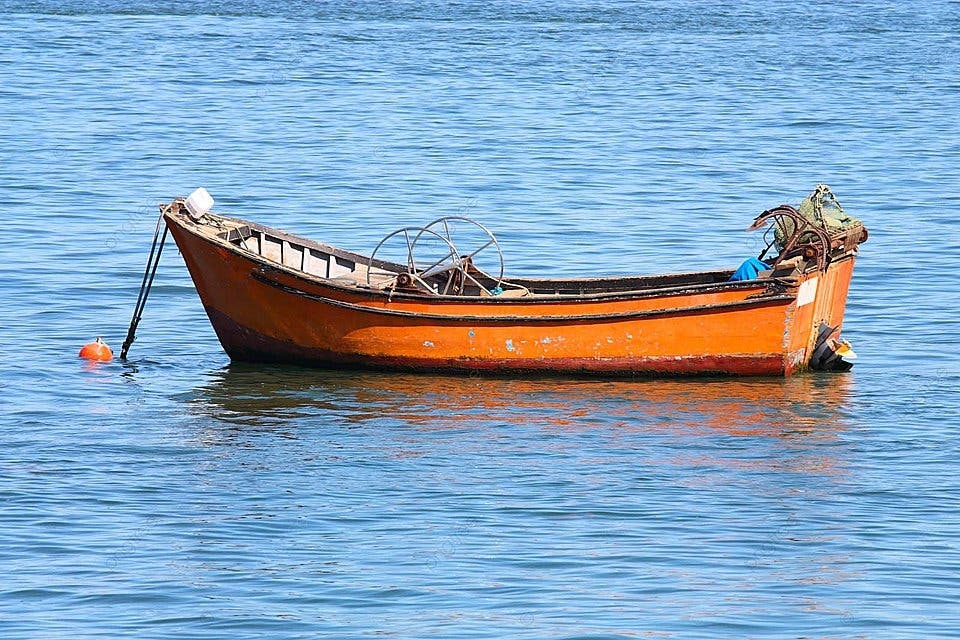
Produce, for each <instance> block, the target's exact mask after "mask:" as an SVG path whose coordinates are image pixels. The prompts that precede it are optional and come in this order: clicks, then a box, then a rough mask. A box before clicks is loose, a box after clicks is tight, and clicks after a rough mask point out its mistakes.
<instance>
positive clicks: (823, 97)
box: [0, 0, 960, 640]
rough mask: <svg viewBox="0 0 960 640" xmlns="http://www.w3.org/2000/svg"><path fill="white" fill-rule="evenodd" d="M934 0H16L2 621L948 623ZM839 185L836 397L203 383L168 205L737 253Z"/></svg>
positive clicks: (953, 40)
mask: <svg viewBox="0 0 960 640" xmlns="http://www.w3.org/2000/svg"><path fill="white" fill-rule="evenodd" d="M958 114H960V4H958V3H957V2H947V1H937V0H932V1H930V2H901V3H891V2H881V1H869V0H864V1H857V2H810V3H798V2H793V1H789V2H788V1H786V0H783V1H774V0H771V1H769V2H759V1H753V2H739V1H737V2H734V1H720V2H707V1H693V0H688V1H673V2H666V1H652V2H642V3H634V2H613V1H609V0H599V1H593V2H586V1H582V0H570V1H567V2H551V1H549V0H540V1H532V0H530V1H527V0H494V1H490V2H464V1H460V2H457V1H451V2H447V1H444V2H439V1H427V2H412V1H406V2H400V1H390V2H374V1H365V0H359V1H354V2H346V1H343V2H338V1H330V2H316V3H314V2H263V1H253V0H248V1H246V2H244V1H237V2H224V1H213V0H198V1H196V2H186V1H184V2H176V1H170V0H168V1H162V2H153V3H150V2H138V1H135V0H130V1H127V0H64V1H61V2H54V1H51V0H34V1H17V0H13V1H4V0H0V220H2V227H0V325H2V333H0V335H2V338H3V347H2V349H0V409H2V412H0V416H2V424H0V427H2V428H0V637H2V638H5V639H6V638H16V639H20V638H42V639H59V638H70V639H77V638H116V637H135V638H178V639H179V638H184V639H186V638H191V639H193V638H195V639H203V640H208V639H219V638H231V639H247V638H278V639H300V638H304V639H305V638H330V639H344V638H374V637H377V638H383V637H386V638H404V639H406V638H411V639H426V638H451V639H467V638H491V639H494V638H496V639H502V638H517V639H534V638H551V639H561V638H563V639H574V638H577V639H586V638H594V639H613V638H616V639H620V638H682V639H686V638H719V637H731V638H807V639H810V638H876V639H879V638H890V639H903V638H955V637H958V636H960V606H958V602H960V435H958V429H960V411H958V409H960V401H958V381H960V348H958V346H960V338H958V333H960V320H958V311H957V309H958V307H960V269H958V267H957V258H958V253H960V240H958V233H957V231H958V222H957V221H958V216H960V117H958ZM817 182H825V183H828V184H829V185H831V186H832V187H833V189H834V191H835V192H836V193H837V194H838V196H839V197H840V200H841V202H842V203H843V204H844V206H845V208H846V209H847V210H848V212H850V213H852V214H853V215H856V216H858V217H860V218H862V219H863V220H864V221H865V222H866V224H867V225H868V226H869V228H870V232H871V235H870V239H869V241H868V242H867V243H866V244H865V245H863V247H862V252H861V257H860V261H859V262H858V264H857V271H856V274H855V276H854V280H853V286H852V289H851V293H850V300H849V305H848V308H847V317H846V324H845V332H844V333H845V336H846V337H847V338H848V339H849V340H851V341H852V343H853V344H854V347H855V348H856V351H857V353H858V354H859V356H860V358H859V360H858V363H857V365H856V367H855V368H854V369H853V371H852V372H850V373H848V374H843V375H803V376H799V377H796V378H794V379H791V380H738V379H717V380H667V381H652V380H651V381H637V382H633V381H591V380H491V379H482V378H448V377H431V376H410V375H388V374H380V373H335V372H324V371H310V370H301V369H295V368H268V367H251V366H239V365H231V364H229V361H228V359H227V358H226V356H225V355H224V353H223V352H222V350H221V349H220V347H219V344H218V343H217V340H216V338H215V336H214V334H213V332H212V330H211V328H210V326H209V324H208V322H207V319H206V317H205V315H204V313H203V310H202V308H201V305H200V302H199V300H198V298H197V296H196V293H195V291H194V289H193V286H192V284H191V281H190V280H189V277H188V276H187V273H186V270H185V268H184V266H183V262H182V259H181V258H180V256H179V255H178V254H177V252H176V251H175V249H173V248H172V245H171V248H169V249H168V251H167V252H166V253H165V255H164V259H163V263H162V264H161V267H160V271H159V275H158V276H157V283H156V284H155V286H154V290H153V294H152V297H151V298H150V301H149V303H148V305H147V309H146V314H145V318H144V321H143V323H142V325H141V328H140V333H139V339H138V340H137V342H136V343H135V344H134V346H133V348H132V350H131V354H130V355H131V359H130V361H129V362H127V363H121V362H119V361H114V362H112V363H109V364H106V365H100V366H90V365H87V364H84V363H83V362H81V361H80V360H79V359H78V358H77V357H76V356H77V351H78V350H79V348H80V346H81V345H82V344H84V343H85V342H87V341H89V340H92V339H93V338H95V337H96V336H98V335H102V336H103V337H104V339H105V340H106V341H107V342H108V343H110V344H111V345H112V346H113V347H114V349H115V350H117V351H119V347H120V343H121V342H122V340H123V336H124V333H125V331H126V327H127V324H128V322H129V319H130V313H131V311H132V309H133V305H134V301H135V299H136V296H137V290H138V287H139V284H140V277H141V274H142V270H143V265H144V261H145V259H146V254H147V251H148V249H149V243H150V238H151V235H152V231H153V225H154V222H155V219H156V213H157V208H156V205H157V203H159V202H161V201H167V200H169V199H170V198H172V197H175V196H178V195H186V194H188V193H189V192H190V191H192V190H193V189H194V188H195V187H198V186H205V187H206V188H207V189H208V190H210V192H211V193H212V194H213V195H214V197H216V198H217V201H218V210H219V211H221V212H223V213H227V214H230V215H235V216H239V217H244V218H252V219H256V220H258V221H261V222H264V223H267V224H270V225H272V226H277V227H281V228H286V229H288V230H290V231H293V232H297V233H301V234H304V235H308V236H312V237H315V238H317V239H320V240H323V241H326V242H330V243H334V244H338V245H342V246H345V247H347V248H351V249H355V250H358V251H370V250H371V249H372V248H373V247H374V246H375V245H376V243H377V241H378V240H379V239H380V238H381V237H382V236H384V235H386V234H387V233H388V232H390V231H392V230H393V229H395V228H397V227H400V226H403V225H409V224H423V223H425V222H428V221H430V220H432V219H433V218H436V217H438V216H439V215H443V214H451V215H455V214H456V215H468V216H470V217H473V218H475V219H477V220H478V221H480V222H482V223H484V224H485V225H487V226H488V227H489V228H491V229H492V230H493V231H494V232H495V233H496V234H497V236H498V238H499V239H500V241H501V244H502V246H503V248H504V254H505V260H506V271H507V274H508V275H509V274H518V275H527V274H542V275H567V274H584V275H589V274H626V273H655V272H663V271H682V270H696V269H701V268H703V269H706V268H732V267H734V266H736V264H738V263H739V262H740V261H741V260H742V259H744V258H745V257H747V256H748V255H751V254H755V253H756V251H757V247H758V241H757V239H756V238H754V237H752V236H751V235H749V234H747V233H745V232H744V228H745V227H746V226H747V225H748V224H749V222H750V221H751V219H752V218H753V217H754V216H755V215H756V214H757V213H759V212H760V211H762V210H763V209H766V208H769V207H772V206H775V205H777V204H780V203H782V202H787V203H797V202H798V201H799V200H800V199H801V198H802V197H803V196H804V195H806V194H807V193H808V192H809V191H810V190H812V188H813V187H814V185H815V184H816V183H817Z"/></svg>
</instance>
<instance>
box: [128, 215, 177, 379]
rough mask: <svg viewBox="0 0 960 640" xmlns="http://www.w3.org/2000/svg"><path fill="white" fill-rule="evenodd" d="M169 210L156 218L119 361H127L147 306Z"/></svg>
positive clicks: (165, 231) (158, 262)
mask: <svg viewBox="0 0 960 640" xmlns="http://www.w3.org/2000/svg"><path fill="white" fill-rule="evenodd" d="M169 209H170V207H169V206H168V207H167V208H166V209H164V210H163V211H161V212H160V217H159V218H157V227H156V229H155V230H154V232H153V244H152V245H151V246H150V256H149V257H148V258H147V266H146V269H144V271H143V281H142V282H141V283H140V295H138V296H137V304H136V306H134V308H133V317H132V318H131V319H130V328H129V329H127V338H126V340H124V341H123V346H122V347H121V348H120V359H121V360H126V359H127V351H129V350H130V345H131V344H133V341H134V340H135V339H136V335H137V326H138V325H139V324H140V319H141V318H142V317H143V308H144V307H145V306H146V305H147V296H149V295H150V287H152V286H153V278H154V277H155V276H156V275H157V267H158V266H160V254H161V253H162V252H163V243H164V242H166V240H167V224H166V222H164V220H163V216H165V215H166V213H167V211H168V210H169ZM161 226H163V236H162V237H161V236H160V227H161ZM157 238H159V239H160V243H159V244H157Z"/></svg>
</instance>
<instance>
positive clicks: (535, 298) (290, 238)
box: [164, 201, 855, 318]
mask: <svg viewBox="0 0 960 640" xmlns="http://www.w3.org/2000/svg"><path fill="white" fill-rule="evenodd" d="M175 202H176V201H175ZM213 215H216V217H218V218H220V219H223V220H226V221H229V222H231V223H235V224H238V225H241V226H242V225H246V226H248V227H250V228H251V229H254V230H257V231H259V232H260V233H267V234H270V235H273V236H275V237H277V238H278V239H281V240H286V241H287V242H295V243H296V244H298V245H301V246H303V247H304V248H311V249H317V250H320V251H323V252H326V253H328V254H330V255H331V256H336V257H341V258H345V259H349V260H353V261H354V262H355V263H357V264H360V263H366V262H368V261H369V257H367V256H364V255H362V254H358V253H354V252H351V251H348V250H345V249H341V248H339V247H334V246H332V245H327V244H324V243H321V242H317V241H315V240H311V239H309V238H304V237H301V236H296V235H293V234H290V233H288V232H286V231H283V230H281V229H277V228H274V227H269V226H267V225H263V224H259V223H256V222H251V221H248V220H244V219H241V218H231V217H228V216H223V215H220V214H213ZM164 217H165V218H168V219H171V220H172V221H173V222H174V223H175V224H177V226H178V227H179V228H181V229H183V230H185V231H187V232H189V233H191V234H193V235H194V236H196V237H197V238H198V239H200V240H202V241H205V242H208V243H211V244H214V245H216V246H218V247H222V248H224V249H226V250H228V251H230V252H231V253H233V254H235V255H236V256H237V257H240V258H242V259H246V260H248V261H250V262H252V263H254V264H258V265H260V271H261V272H265V271H276V272H281V273H284V274H286V275H289V276H290V277H292V278H295V279H297V280H302V281H304V282H307V283H309V284H312V285H315V286H322V287H328V288H331V289H333V290H335V291H338V292H342V293H345V294H349V295H353V296H360V297H362V298H366V299H367V300H369V301H371V302H375V301H385V302H394V301H404V302H419V303H429V304H440V305H453V304H461V305H462V304H470V305H476V304H481V305H488V304H494V305H508V306H513V305H544V304H571V303H577V302H595V301H609V302H620V301H627V300H637V299H644V298H657V297H664V298H666V297H675V296H682V295H690V294H697V293H704V292H711V291H731V290H732V291H735V290H740V289H744V290H749V289H757V290H758V292H759V293H760V295H758V296H756V297H754V298H750V299H749V300H748V301H749V302H751V303H752V302H757V301H766V300H772V299H780V298H784V299H795V298H796V293H795V292H794V293H789V294H786V293H784V292H785V291H787V290H788V289H790V288H795V287H796V285H795V284H792V283H785V282H784V281H783V280H781V279H767V280H741V281H733V282H731V281H727V282H706V283H696V284H685V285H677V286H666V287H653V288H646V289H629V290H621V291H600V292H595V293H581V294H573V295H563V294H533V295H530V296H523V297H517V298H513V297H501V296H453V295H442V294H440V295H428V294H420V293H409V292H404V291H397V290H393V291H388V290H381V289H376V288H373V287H369V286H362V285H361V283H359V282H353V283H350V284H344V283H342V282H337V281H336V280H335V279H333V278H326V277H323V276H318V275H315V274H311V273H309V272H306V271H303V270H302V269H297V268H294V267H290V266H288V265H284V264H282V263H280V262H276V261H274V260H270V259H268V258H265V257H264V256H262V255H260V254H258V253H254V252H252V251H250V250H248V249H244V248H243V247H241V246H238V245H236V244H234V243H232V242H230V241H228V240H227V239H226V238H223V237H221V236H220V235H219V234H213V233H210V234H208V233H202V232H200V231H199V227H200V226H201V225H198V224H196V223H194V222H193V221H192V220H189V219H188V218H187V216H186V214H185V213H183V212H182V211H180V210H178V211H176V212H174V211H172V210H171V211H168V212H166V213H165V214H164ZM854 256H855V253H853V252H848V253H846V254H845V255H842V256H839V257H838V258H836V259H834V260H831V261H830V263H828V268H829V264H833V263H835V262H839V261H842V260H845V259H848V258H853V257H854ZM373 262H374V266H381V265H389V266H397V267H400V268H402V265H397V264H396V263H391V262H387V261H380V260H374V261H373ZM818 271H819V270H818ZM255 272H256V270H255V271H253V272H251V275H253V274H254V273H255ZM725 272H726V270H720V271H692V272H685V273H678V274H655V275H652V276H642V275H640V276H601V277H596V278H580V279H566V280H560V279H541V280H535V279H528V278H519V279H518V280H519V281H520V282H527V283H544V284H545V285H547V284H549V283H570V284H577V283H582V284H599V285H602V284H603V283H604V282H616V281H619V280H624V279H631V278H647V277H649V278H658V277H682V276H698V275H707V274H714V273H725ZM771 286H773V287H775V288H776V289H779V291H774V292H772V293H770V294H766V295H765V292H767V291H769V290H770V288H771ZM295 290H296V289H295ZM304 293H305V294H308V295H316V294H310V293H309V292H304ZM317 297H323V296H317ZM325 299H330V298H325ZM745 302H746V301H745ZM348 304H352V303H348ZM720 304H725V303H720ZM358 306H360V307H363V308H364V309H370V308H373V309H376V307H367V306H365V305H358ZM708 306H713V305H708ZM412 313H414V314H415V315H422V314H420V313H419V312H412ZM442 317H445V316H442ZM458 317H462V316H458ZM479 317H482V318H487V317H493V316H479ZM504 317H505V316H504ZM518 317H523V318H533V317H536V316H518ZM541 317H544V316H541ZM558 317H560V316H558ZM562 317H565V318H570V317H574V316H562Z"/></svg>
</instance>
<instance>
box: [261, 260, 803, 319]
mask: <svg viewBox="0 0 960 640" xmlns="http://www.w3.org/2000/svg"><path fill="white" fill-rule="evenodd" d="M251 277H252V278H253V279H254V280H257V281H258V282H261V283H263V284H266V285H268V286H271V287H275V288H277V289H279V290H281V291H283V292H284V293H290V294H293V295H296V296H299V297H301V298H306V299H307V300H313V301H315V302H320V303H323V304H329V305H332V306H335V307H339V308H341V309H347V310H350V311H359V312H362V313H373V314H379V315H388V316H395V317H402V318H414V319H420V320H438V321H455V322H473V323H476V324H488V323H493V324H511V323H523V324H557V323H575V322H603V321H618V320H631V319H640V318H655V317H660V316H672V315H686V314H691V313H703V312H714V311H716V312H722V311H728V310H731V309H740V308H753V307H759V306H768V305H771V304H777V303H784V306H787V305H789V304H790V303H792V302H793V301H794V299H795V298H796V296H794V295H790V294H782V295H774V296H763V297H757V298H748V299H746V300H735V301H733V302H717V303H714V304H703V305H693V306H690V307H671V308H665V309H641V310H634V311H617V312H613V313H594V314H579V315H569V314H568V315H554V316H520V315H512V316H478V315H463V314H457V315H453V314H441V313H430V312H421V311H407V310H403V309H388V308H385V307H371V306H367V305H363V304H356V303H353V302H345V301H343V300H337V299H335V298H327V297H325V296H319V295H316V294H312V293H309V292H307V291H304V290H302V289H297V288H296V287H291V286H289V285H285V284H283V283H282V282H277V281H276V280H271V279H270V278H268V277H267V276H266V274H265V273H264V272H260V271H254V272H253V273H252V274H251Z"/></svg>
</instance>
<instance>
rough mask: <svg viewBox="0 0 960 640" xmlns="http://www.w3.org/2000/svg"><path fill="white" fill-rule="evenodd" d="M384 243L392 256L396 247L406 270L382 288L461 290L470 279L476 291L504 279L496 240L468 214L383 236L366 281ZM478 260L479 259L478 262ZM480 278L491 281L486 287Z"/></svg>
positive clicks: (446, 292)
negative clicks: (390, 250)
mask: <svg viewBox="0 0 960 640" xmlns="http://www.w3.org/2000/svg"><path fill="white" fill-rule="evenodd" d="M458 244H459V246H458ZM388 245H391V246H392V248H393V251H394V254H395V255H396V254H397V253H398V251H397V250H398V249H399V253H400V254H402V256H403V258H402V262H403V263H405V265H406V271H405V272H403V273H398V274H397V275H396V276H394V277H393V278H392V279H390V280H389V281H388V282H387V284H386V288H393V287H396V286H398V285H400V286H407V285H411V284H412V285H415V286H416V287H417V288H419V289H422V290H423V291H426V292H430V293H436V294H438V295H464V293H465V291H466V285H467V284H468V283H472V284H474V285H476V286H477V287H478V288H479V289H480V291H487V290H488V288H489V289H492V290H497V289H499V288H500V287H501V285H502V283H503V252H502V251H501V250H500V244H499V243H498V242H497V239H496V238H495V237H494V235H493V234H492V233H490V231H489V230H488V229H487V228H486V227H484V226H483V225H481V224H480V223H478V222H475V221H474V220H471V219H470V218H465V217H463V216H446V217H443V218H438V219H437V220H434V221H433V222H431V223H430V224H428V225H427V226H425V227H404V228H402V229H397V230H396V231H394V232H393V233H391V234H389V235H387V236H386V237H385V238H384V239H383V240H381V241H380V243H379V244H378V245H377V246H376V248H375V249H374V250H373V253H371V254H370V258H369V260H368V262H367V284H368V285H370V284H371V272H372V270H373V268H374V263H375V262H376V256H377V255H378V253H382V252H386V251H388V249H387V247H388ZM398 245H399V246H398ZM481 260H482V264H479V263H478V262H479V261H481ZM397 262H401V260H398V261H397ZM484 267H486V269H485V268H484ZM488 269H489V271H488ZM443 274H446V276H447V277H446V279H445V280H444V279H443V278H442V277H441V278H440V279H439V282H438V279H437V276H442V275H443ZM428 278H433V279H434V282H435V284H434V285H430V284H429V283H428V282H427V279H428ZM481 279H486V280H489V281H492V282H493V286H492V287H490V286H489V285H490V282H487V283H483V282H481Z"/></svg>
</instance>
